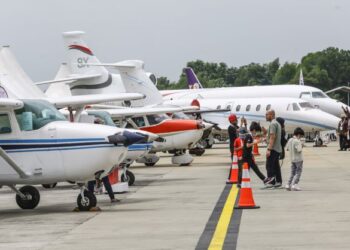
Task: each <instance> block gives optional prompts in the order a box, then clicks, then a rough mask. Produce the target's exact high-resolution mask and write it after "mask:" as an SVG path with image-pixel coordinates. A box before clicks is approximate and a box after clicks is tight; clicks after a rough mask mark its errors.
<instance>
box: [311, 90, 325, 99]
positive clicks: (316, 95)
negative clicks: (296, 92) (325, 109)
mask: <svg viewBox="0 0 350 250" xmlns="http://www.w3.org/2000/svg"><path fill="white" fill-rule="evenodd" d="M312 98H327V95H326V94H325V93H323V92H322V91H316V92H312Z"/></svg>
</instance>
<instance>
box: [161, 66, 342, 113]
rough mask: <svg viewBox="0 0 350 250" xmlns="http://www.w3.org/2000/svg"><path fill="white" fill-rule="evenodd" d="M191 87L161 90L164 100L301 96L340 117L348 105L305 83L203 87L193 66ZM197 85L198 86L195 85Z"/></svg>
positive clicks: (187, 71)
mask: <svg viewBox="0 0 350 250" xmlns="http://www.w3.org/2000/svg"><path fill="white" fill-rule="evenodd" d="M185 74H186V76H187V81H188V85H189V88H190V89H182V90H165V91H161V93H162V95H163V97H164V100H178V99H182V98H183V99H198V98H204V99H212V98H213V99H221V98H265V97H290V98H300V99H303V100H305V101H307V102H309V103H310V104H311V105H313V106H314V107H315V108H319V109H321V110H323V111H325V112H327V113H330V114H332V115H335V116H337V117H340V115H341V114H342V113H343V111H342V106H344V107H346V106H347V105H346V104H344V103H342V102H339V101H337V100H335V99H332V98H330V97H329V96H327V95H326V94H325V93H324V92H323V91H322V90H320V89H318V88H315V87H311V86H305V85H291V84H285V85H268V86H247V87H225V88H205V89H204V88H201V84H200V82H199V80H198V78H197V76H196V75H195V73H194V72H193V70H192V69H191V68H186V69H185ZM193 86H196V87H193Z"/></svg>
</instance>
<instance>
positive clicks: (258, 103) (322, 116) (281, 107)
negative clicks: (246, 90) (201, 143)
mask: <svg viewBox="0 0 350 250" xmlns="http://www.w3.org/2000/svg"><path fill="white" fill-rule="evenodd" d="M165 103H169V104H173V105H174V104H177V105H189V104H192V105H198V106H200V108H201V109H207V110H213V111H214V110H215V109H222V108H226V109H228V110H231V111H230V112H224V113H222V112H221V113H216V112H210V113H202V118H203V119H204V120H206V121H209V122H212V123H216V124H218V126H219V127H220V128H221V129H222V130H226V129H227V127H228V126H229V123H228V116H229V114H230V113H234V114H236V115H237V116H238V117H244V118H246V119H247V121H248V123H250V122H252V121H256V122H259V123H260V125H262V126H264V127H265V128H267V127H268V123H267V122H266V119H265V113H266V111H267V110H271V109H273V110H275V112H276V116H277V117H282V118H284V119H285V126H286V128H285V129H286V132H287V133H290V134H292V133H293V131H294V129H295V128H296V127H301V128H303V129H304V131H305V132H316V131H324V130H334V129H336V128H337V126H338V122H339V118H338V117H336V116H334V115H331V114H329V113H326V112H324V111H322V110H319V109H316V108H314V107H313V106H312V105H311V104H310V103H309V102H307V101H304V100H302V99H298V98H279V97H269V98H244V99H240V98H231V99H194V100H191V99H179V100H172V101H168V102H165Z"/></svg>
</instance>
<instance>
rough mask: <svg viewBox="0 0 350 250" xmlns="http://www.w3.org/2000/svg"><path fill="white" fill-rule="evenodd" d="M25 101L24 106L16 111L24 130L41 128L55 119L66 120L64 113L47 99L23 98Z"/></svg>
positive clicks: (21, 127)
mask: <svg viewBox="0 0 350 250" xmlns="http://www.w3.org/2000/svg"><path fill="white" fill-rule="evenodd" d="M23 103H24V106H23V108H21V109H17V110H16V111H15V113H16V119H17V121H18V124H19V127H20V129H21V130H22V131H31V130H36V129H40V128H42V127H44V126H45V125H46V124H48V123H50V122H54V121H66V118H65V117H64V116H63V114H61V113H60V112H58V110H57V109H55V107H54V106H52V105H51V104H50V103H48V102H46V101H42V100H23Z"/></svg>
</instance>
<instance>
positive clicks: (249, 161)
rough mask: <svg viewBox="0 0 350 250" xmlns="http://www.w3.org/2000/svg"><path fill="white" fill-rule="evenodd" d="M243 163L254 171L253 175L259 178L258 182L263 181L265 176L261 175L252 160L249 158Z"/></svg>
mask: <svg viewBox="0 0 350 250" xmlns="http://www.w3.org/2000/svg"><path fill="white" fill-rule="evenodd" d="M244 161H245V162H247V163H248V166H249V169H252V170H253V171H254V173H255V174H256V175H257V176H258V177H259V178H260V180H262V181H263V180H265V178H266V177H265V175H264V174H263V173H261V171H260V169H259V167H258V165H256V163H255V161H254V159H252V158H249V159H244Z"/></svg>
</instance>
